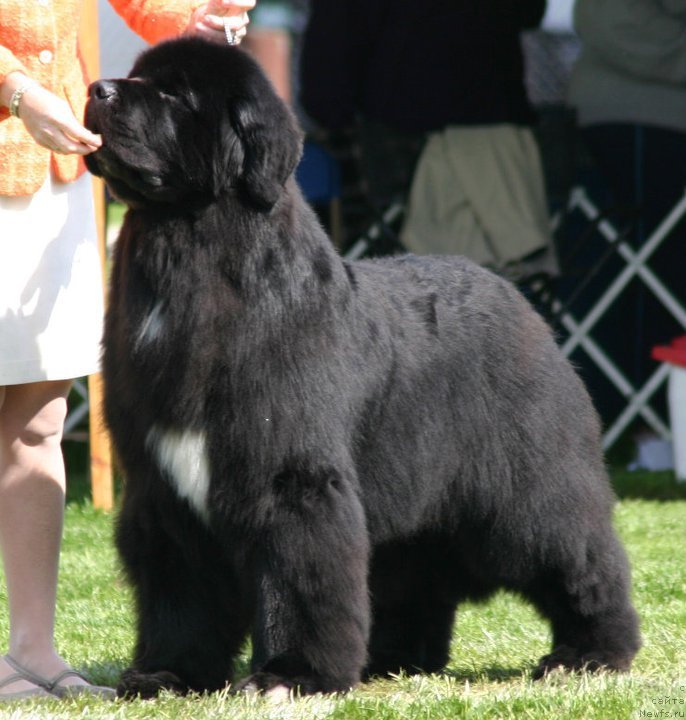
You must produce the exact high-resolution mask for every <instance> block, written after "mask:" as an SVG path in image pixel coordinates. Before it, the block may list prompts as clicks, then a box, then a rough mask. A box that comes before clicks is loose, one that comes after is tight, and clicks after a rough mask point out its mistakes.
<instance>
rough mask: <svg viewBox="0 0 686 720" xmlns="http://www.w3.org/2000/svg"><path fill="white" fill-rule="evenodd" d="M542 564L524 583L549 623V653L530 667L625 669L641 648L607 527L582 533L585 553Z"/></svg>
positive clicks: (621, 562) (621, 563)
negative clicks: (554, 563)
mask: <svg viewBox="0 0 686 720" xmlns="http://www.w3.org/2000/svg"><path fill="white" fill-rule="evenodd" d="M567 560H568V562H565V563H563V564H561V565H560V566H559V567H558V568H557V569H555V570H550V569H547V570H546V571H545V572H542V573H541V575H540V576H539V577H538V578H537V579H536V580H535V581H534V582H533V583H532V584H531V585H530V586H529V587H528V588H527V590H526V591H525V593H524V594H525V595H526V596H528V597H529V598H530V599H531V600H532V601H533V603H534V604H535V605H536V606H537V607H538V609H539V610H540V611H541V613H542V614H543V615H544V616H545V617H547V618H548V619H549V620H550V622H551V625H552V631H553V643H552V652H551V653H550V654H549V655H546V656H544V657H543V658H541V660H540V662H539V664H538V666H537V667H536V669H535V670H534V677H535V678H540V677H542V676H543V675H545V674H546V673H548V672H550V671H551V670H554V669H556V668H563V669H567V670H573V671H574V670H599V669H607V670H618V671H622V670H628V669H629V668H630V666H631V662H632V660H633V658H634V656H635V655H636V653H637V652H638V649H639V648H640V645H641V642H640V637H639V630H638V618H637V615H636V612H635V611H634V609H633V607H632V605H631V600H630V597H629V569H628V564H627V561H626V557H625V554H624V550H623V548H622V547H621V545H620V543H619V541H618V540H617V538H616V537H615V536H614V533H613V532H612V530H610V531H609V532H604V533H599V534H597V535H594V536H590V537H589V538H587V541H586V546H585V552H583V553H581V554H580V555H576V556H575V557H573V558H572V557H571V556H570V557H569V558H568V559H567Z"/></svg>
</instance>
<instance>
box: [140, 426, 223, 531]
mask: <svg viewBox="0 0 686 720" xmlns="http://www.w3.org/2000/svg"><path fill="white" fill-rule="evenodd" d="M146 445H147V446H148V447H149V448H150V450H151V451H152V452H153V454H154V456H155V458H156V460H157V463H158V465H159V467H160V468H161V469H162V470H163V471H164V472H165V473H166V474H167V476H168V477H169V479H170V480H171V482H172V484H173V486H174V489H175V490H176V492H177V493H178V494H179V496H180V497H182V498H184V499H185V500H188V502H189V503H190V505H191V507H192V508H193V509H194V510H195V511H196V512H197V513H198V515H199V516H200V517H201V518H202V519H203V520H205V521H207V520H208V518H209V511H208V508H207V493H208V490H209V487H210V470H209V462H208V460H207V448H206V440H205V434H204V433H202V432H197V431H192V430H184V431H178V430H161V429H160V428H158V427H153V428H152V429H151V430H150V432H149V433H148V436H147V438H146Z"/></svg>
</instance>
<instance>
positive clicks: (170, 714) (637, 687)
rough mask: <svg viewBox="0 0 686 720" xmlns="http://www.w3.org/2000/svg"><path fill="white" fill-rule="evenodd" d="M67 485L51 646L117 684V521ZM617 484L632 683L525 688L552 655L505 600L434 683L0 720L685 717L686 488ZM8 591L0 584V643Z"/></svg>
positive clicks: (78, 479)
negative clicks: (637, 638) (638, 637)
mask: <svg viewBox="0 0 686 720" xmlns="http://www.w3.org/2000/svg"><path fill="white" fill-rule="evenodd" d="M70 477H71V479H72V480H73V482H72V489H71V490H70V493H69V500H68V505H67V517H66V529H65V540H64V549H63V553H62V561H61V577H60V590H59V610H58V618H57V642H58V646H59V648H60V650H61V651H62V652H63V653H64V655H65V656H66V657H67V658H69V659H70V660H71V662H72V663H73V664H74V665H75V667H77V668H79V669H81V670H83V671H84V672H86V674H88V675H89V676H90V678H91V679H92V680H94V681H96V682H100V683H106V684H110V683H111V684H114V683H115V682H116V680H117V676H118V673H119V672H120V671H121V669H122V668H124V667H125V666H126V664H127V661H128V658H129V657H130V654H131V650H132V643H133V626H132V613H131V602H130V594H129V591H128V590H127V588H126V585H125V584H124V583H123V582H122V579H121V576H120V573H119V570H118V566H117V560H116V557H115V553H114V550H113V547H112V540H111V539H112V525H113V517H112V516H111V515H107V514H104V513H101V512H98V511H95V510H94V509H93V508H92V506H91V504H90V502H89V500H88V497H87V483H86V482H85V479H84V478H83V477H82V474H81V473H79V472H76V471H70ZM613 477H614V480H615V485H616V487H617V491H618V494H619V496H620V502H619V504H618V506H617V510H616V526H617V528H618V531H619V532H620V534H621V536H622V538H623V540H624V542H625V544H626V547H627V550H628V552H629V555H630V558H631V563H632V566H633V578H634V598H635V602H636V606H637V608H638V611H639V613H640V615H641V620H642V632H643V638H644V647H643V649H642V650H641V652H640V653H639V655H638V657H637V658H636V662H635V664H634V667H633V669H632V671H631V673H630V674H628V675H619V676H618V675H610V674H604V675H595V676H593V675H578V676H568V675H565V674H554V675H553V676H551V677H549V678H548V679H547V680H545V681H543V682H532V680H531V675H530V672H531V668H532V667H533V665H534V663H535V662H536V660H537V659H538V658H539V657H540V656H541V655H542V654H544V653H545V652H546V651H547V649H548V643H549V636H548V630H547V627H546V625H545V623H543V622H542V621H541V620H540V619H539V618H538V617H537V616H536V614H535V613H534V612H533V611H532V610H531V608H530V607H529V606H527V605H526V604H524V603H523V602H521V601H520V600H518V599H517V598H515V597H513V596H511V595H507V594H504V593H503V594H499V595H498V596H496V597H495V598H493V599H492V600H491V601H490V602H488V603H487V604H484V605H478V606H477V605H467V606H464V607H463V608H462V609H461V610H460V612H459V616H458V621H457V625H456V628H455V633H454V639H453V653H452V660H451V663H450V665H449V667H448V670H447V672H446V673H445V674H443V675H434V676H427V677H418V678H417V677H415V678H406V677H401V678H398V679H393V680H386V681H375V682H371V683H369V684H367V685H364V686H361V687H360V688H358V689H356V690H354V691H353V692H351V693H349V694H348V695H345V696H340V697H315V698H305V699H296V700H293V701H292V702H286V703H282V704H280V705H278V704H275V703H271V702H269V701H267V700H263V699H259V698H257V699H256V698H244V697H230V696H228V695H227V694H225V693H220V694H216V695H214V696H209V697H190V698H176V697H172V696H164V697H162V698H160V699H157V700H154V701H147V702H143V701H134V702H121V701H116V702H104V701H97V700H92V699H76V700H63V701H59V700H55V701H52V700H50V701H42V702H32V703H31V702H29V703H27V702H23V703H15V704H13V705H5V706H0V718H10V719H11V720H20V719H22V720H23V719H26V718H32V719H33V718H88V719H89V720H91V719H98V718H108V719H114V718H122V719H123V718H126V719H127V720H143V718H156V719H157V718H170V719H173V720H182V719H186V718H188V719H189V720H190V719H191V718H192V719H193V720H197V719H202V718H208V719H210V718H231V719H234V718H235V719H236V720H266V719H267V718H275V719H294V720H297V719H300V718H302V719H303V720H305V719H308V720H310V719H315V720H317V719H319V718H332V719H335V720H339V719H340V720H344V719H345V720H362V719H363V718H365V719H366V718H369V720H372V719H373V720H383V719H384V718H398V719H402V720H424V719H426V720H440V719H442V718H446V719H447V718H489V719H492V718H579V719H582V720H595V719H598V720H600V719H601V718H602V719H603V720H606V719H612V720H616V719H619V718H641V717H648V718H650V717H653V718H655V717H661V718H668V717H673V718H683V717H686V486H684V485H683V484H682V485H681V486H679V485H677V484H676V483H675V482H674V481H673V479H672V476H671V475H670V474H669V473H662V474H657V473H653V474H649V473H641V474H632V473H626V472H618V473H615V474H614V476H613ZM4 592H5V590H4V583H0V595H2V597H0V608H1V609H0V634H1V635H2V637H3V638H4V637H6V634H7V618H6V612H5V609H4V608H5V598H4ZM242 669H243V670H245V665H243V668H242Z"/></svg>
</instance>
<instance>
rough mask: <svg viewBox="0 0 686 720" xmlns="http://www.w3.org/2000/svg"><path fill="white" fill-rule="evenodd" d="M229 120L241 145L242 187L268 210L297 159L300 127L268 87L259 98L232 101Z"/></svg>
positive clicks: (299, 146) (277, 196) (299, 152)
mask: <svg viewBox="0 0 686 720" xmlns="http://www.w3.org/2000/svg"><path fill="white" fill-rule="evenodd" d="M231 120H232V123H233V126H234V130H235V132H236V134H237V135H238V138H239V140H240V142H241V145H242V146H243V172H242V176H241V182H242V186H243V190H244V191H245V192H246V194H247V195H248V197H249V199H250V200H251V201H252V202H253V203H255V205H256V206H257V207H258V208H259V209H260V210H265V211H267V210H271V208H272V207H273V206H274V203H276V201H277V200H278V198H279V194H280V192H281V190H282V188H283V186H284V183H285V182H286V180H287V179H288V177H289V176H290V174H291V173H292V172H293V170H294V169H295V166H296V165H297V163H298V160H299V159H300V155H301V153H302V142H303V135H302V131H301V130H300V128H299V127H298V124H297V122H296V120H295V117H294V116H293V113H292V112H291V111H290V109H289V108H288V107H287V106H286V104H285V103H284V102H282V101H281V100H280V99H279V98H278V97H277V96H276V94H275V93H274V91H273V90H271V89H270V90H268V91H266V92H264V93H261V94H260V97H259V100H256V99H255V98H254V97H253V98H251V99H250V100H248V99H245V98H243V99H240V100H238V101H236V102H235V103H234V104H233V107H232V108H231Z"/></svg>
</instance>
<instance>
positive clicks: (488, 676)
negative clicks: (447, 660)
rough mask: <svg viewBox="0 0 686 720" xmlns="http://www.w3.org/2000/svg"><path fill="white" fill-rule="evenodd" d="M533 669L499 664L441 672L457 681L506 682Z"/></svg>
mask: <svg viewBox="0 0 686 720" xmlns="http://www.w3.org/2000/svg"><path fill="white" fill-rule="evenodd" d="M530 669H533V666H532V667H531V668H529V667H517V668H512V667H503V666H501V665H491V666H490V667H485V668H474V669H469V670H467V669H462V668H460V669H457V670H446V671H445V672H443V673H441V675H444V676H445V677H449V678H452V679H453V680H457V682H459V683H464V682H470V683H473V682H477V681H485V682H507V681H508V680H512V679H514V678H524V677H525V676H526V675H527V671H528V670H530Z"/></svg>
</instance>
